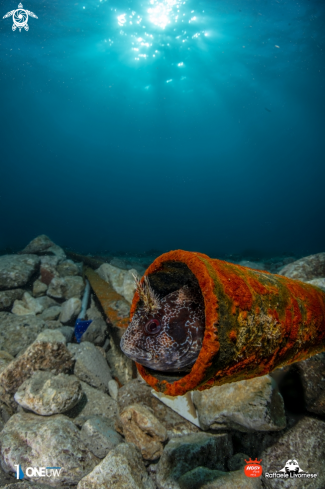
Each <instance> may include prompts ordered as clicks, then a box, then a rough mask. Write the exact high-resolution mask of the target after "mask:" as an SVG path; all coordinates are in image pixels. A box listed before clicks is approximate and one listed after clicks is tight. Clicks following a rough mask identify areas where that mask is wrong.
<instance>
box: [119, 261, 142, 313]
mask: <svg viewBox="0 0 325 489" xmlns="http://www.w3.org/2000/svg"><path fill="white" fill-rule="evenodd" d="M134 276H136V277H138V276H139V274H138V271H137V270H135V269H134V268H133V269H132V268H131V270H128V271H127V273H126V274H125V276H124V280H123V294H122V295H123V297H124V298H125V299H126V300H127V301H128V302H129V303H130V304H131V302H132V300H133V296H134V293H135V290H136V284H135V280H134Z"/></svg>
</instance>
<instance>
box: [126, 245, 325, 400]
mask: <svg viewBox="0 0 325 489" xmlns="http://www.w3.org/2000/svg"><path fill="white" fill-rule="evenodd" d="M175 263H181V264H185V265H186V266H187V267H188V269H189V270H190V271H191V272H192V273H193V274H194V275H195V277H196V279H197V281H198V284H199V286H200V288H201V291H202V294H203V297H204V303H205V334H204V340H203V345H202V348H201V351H200V354H199V356H198V358H197V360H196V362H195V364H194V365H193V367H192V369H191V371H190V373H188V374H187V375H185V376H184V377H182V378H181V379H179V380H175V381H174V382H170V381H167V380H164V379H162V378H161V376H159V374H161V372H157V374H156V373H155V372H154V371H152V370H150V371H149V370H148V369H146V368H145V367H143V366H142V365H140V364H136V365H137V368H138V371H139V373H140V375H141V376H142V377H143V378H144V380H145V381H146V382H147V383H148V384H149V385H151V386H152V387H153V388H154V389H155V390H156V391H160V392H163V393H165V394H167V395H171V396H177V395H183V394H185V393H186V392H188V391H190V390H195V389H198V390H205V389H208V388H210V387H213V386H216V385H222V384H225V383H229V382H236V381H239V380H244V379H250V378H252V377H257V376H261V375H265V374H267V373H268V372H270V371H272V370H274V369H275V368H278V367H282V366H284V365H288V364H290V363H294V362H298V361H301V360H305V359H306V358H308V357H310V356H312V355H315V354H317V353H319V352H320V351H324V350H325V293H324V292H323V291H322V290H321V289H318V288H317V287H314V286H312V285H310V284H306V283H303V282H300V281H297V280H292V279H289V278H287V277H283V276H280V275H273V274H270V273H268V272H264V271H257V270H253V269H251V268H247V267H243V266H240V265H235V264H232V263H227V262H225V261H221V260H216V259H211V258H209V257H208V256H207V255H204V254H202V253H193V252H188V251H182V250H176V251H170V252H169V253H165V254H163V255H161V256H159V257H158V258H157V259H156V260H155V261H154V262H153V263H152V264H151V265H150V267H149V268H148V269H147V270H146V272H145V275H149V276H150V275H152V279H153V278H154V276H156V277H157V276H158V275H159V273H161V272H163V271H164V270H165V272H166V271H167V274H168V266H175V265H172V264H175ZM170 264H171V265H170ZM183 266H184V265H183ZM143 280H144V277H142V281H143ZM138 301H139V296H138V294H137V292H136V293H135V296H134V299H133V302H132V306H131V319H132V316H133V313H134V311H135V309H136V307H137V304H138Z"/></svg>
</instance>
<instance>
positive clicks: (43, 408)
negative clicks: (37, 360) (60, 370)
mask: <svg viewBox="0 0 325 489" xmlns="http://www.w3.org/2000/svg"><path fill="white" fill-rule="evenodd" d="M81 397H82V390H81V384H80V382H79V381H78V380H77V379H76V378H74V377H71V376H69V375H65V374H59V375H53V374H52V373H51V372H42V371H40V370H38V371H37V372H34V374H33V375H32V376H31V377H30V378H29V379H28V380H25V382H23V384H22V385H21V386H20V387H19V389H18V391H17V392H16V394H15V396H14V398H15V401H16V402H17V403H18V404H20V406H22V407H23V408H25V409H29V410H30V411H33V412H34V413H36V414H40V415H42V416H50V415H52V414H60V413H64V412H65V411H68V410H69V409H71V408H73V407H74V406H75V405H76V404H77V403H78V402H79V401H80V399H81Z"/></svg>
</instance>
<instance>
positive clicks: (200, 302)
mask: <svg viewBox="0 0 325 489" xmlns="http://www.w3.org/2000/svg"><path fill="white" fill-rule="evenodd" d="M134 278H135V282H136V288H137V291H138V294H139V296H140V299H141V300H140V301H139V303H138V307H137V309H136V311H135V312H134V315H133V317H132V320H131V322H130V324H129V326H128V328H127V330H126V332H125V333H124V335H123V336H122V338H121V343H120V346H121V350H122V351H123V353H124V354H125V355H126V356H127V357H129V358H131V359H132V360H134V361H135V362H137V363H140V364H141V365H143V366H145V367H149V368H151V369H153V370H158V371H163V372H180V371H188V370H190V367H191V366H193V364H194V363H195V361H196V359H197V357H198V355H199V353H200V350H201V347H202V342H203V337H204V330H205V311H204V299H203V296H202V293H201V290H200V289H199V288H196V287H193V286H189V285H184V286H183V287H181V288H180V289H178V290H176V291H174V292H171V293H169V294H167V295H166V296H165V297H162V298H161V297H159V296H158V295H157V294H156V292H155V291H154V290H153V289H152V287H151V285H150V282H149V279H148V277H147V276H146V277H145V279H144V282H143V283H142V284H141V283H140V281H139V280H138V279H137V278H136V277H134Z"/></svg>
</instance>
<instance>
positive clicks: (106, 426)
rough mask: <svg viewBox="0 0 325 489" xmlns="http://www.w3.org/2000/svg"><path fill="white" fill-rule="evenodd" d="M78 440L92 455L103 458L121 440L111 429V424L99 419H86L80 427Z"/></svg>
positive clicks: (121, 441) (99, 417)
mask: <svg viewBox="0 0 325 489" xmlns="http://www.w3.org/2000/svg"><path fill="white" fill-rule="evenodd" d="M80 438H81V439H82V441H83V442H84V444H85V445H86V447H87V448H88V450H90V451H91V452H92V453H93V454H94V455H96V457H98V458H104V457H106V455H107V454H108V452H109V451H110V450H112V449H113V448H115V447H116V446H117V445H119V444H120V443H123V442H124V440H123V438H122V437H121V436H120V435H119V434H118V433H117V432H116V431H115V430H114V429H113V428H112V423H111V422H110V421H109V420H107V419H105V418H103V417H101V416H98V417H94V418H91V419H88V421H86V422H85V424H84V425H83V426H82V429H81V432H80Z"/></svg>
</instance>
